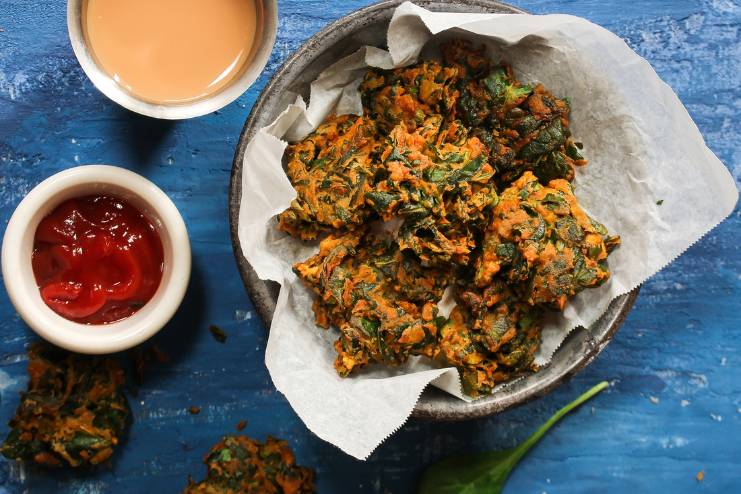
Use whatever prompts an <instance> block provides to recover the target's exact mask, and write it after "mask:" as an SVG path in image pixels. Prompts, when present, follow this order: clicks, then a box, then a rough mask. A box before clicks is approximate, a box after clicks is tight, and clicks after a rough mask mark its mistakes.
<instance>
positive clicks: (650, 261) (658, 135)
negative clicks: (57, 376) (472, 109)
mask: <svg viewBox="0 0 741 494" xmlns="http://www.w3.org/2000/svg"><path fill="white" fill-rule="evenodd" d="M451 30H453V32H451ZM461 36H463V37H469V38H474V39H475V40H476V41H477V42H478V43H485V44H486V45H487V47H488V49H489V52H490V55H491V57H492V59H493V60H495V61H496V60H500V59H506V60H508V61H509V62H510V63H511V64H512V65H513V67H514V69H515V72H516V73H517V76H518V77H519V79H520V80H522V81H523V82H536V81H537V82H542V83H543V84H545V86H546V87H547V88H548V89H550V90H551V91H552V92H553V93H555V94H556V95H558V96H561V97H569V98H570V99H571V102H572V125H571V129H572V131H573V133H574V135H575V137H576V139H577V140H579V141H581V142H583V143H584V154H585V157H586V158H587V159H589V165H588V166H587V167H586V168H584V169H580V170H578V171H577V178H576V195H577V197H578V198H579V200H580V203H581V204H582V205H583V206H584V207H585V209H586V210H587V211H588V212H589V213H590V214H591V215H592V216H594V217H595V218H597V219H598V220H600V221H602V222H603V223H605V225H606V226H607V227H608V228H609V230H610V232H612V233H617V234H619V235H621V236H622V241H623V243H622V246H621V247H620V248H619V249H618V250H617V251H615V252H614V253H613V254H612V255H611V256H610V261H609V262H610V266H611V268H612V271H613V276H612V278H611V280H610V281H609V282H608V283H607V284H606V285H604V286H602V287H600V288H598V289H595V290H587V291H585V292H582V293H581V294H580V295H579V296H577V297H576V298H575V299H574V300H573V301H572V302H571V303H569V304H568V306H567V307H566V310H565V311H564V312H563V314H562V315H561V316H560V317H558V318H554V320H553V321H552V322H550V323H549V324H548V326H547V327H546V329H545V330H544V332H543V344H542V347H541V349H540V351H539V353H538V355H537V361H538V362H539V363H543V364H544V363H547V362H548V361H549V360H550V357H551V355H552V354H553V352H554V351H555V350H556V349H557V348H558V346H559V345H560V344H561V342H562V341H563V339H564V337H565V336H566V334H567V333H568V331H570V330H571V329H572V328H574V327H576V326H579V325H581V326H585V327H589V326H590V325H591V324H592V323H594V322H595V321H596V320H597V319H598V318H599V316H600V315H601V314H602V313H603V312H604V311H605V310H606V308H607V306H608V305H609V303H610V301H611V300H612V299H613V298H615V297H617V296H618V295H621V294H624V293H627V292H629V291H630V290H632V289H633V288H635V287H636V286H638V285H639V284H640V283H642V282H643V281H645V280H646V279H647V278H648V277H650V276H651V275H653V274H654V273H656V272H657V271H658V270H660V269H661V268H662V267H664V266H665V265H666V264H667V263H669V262H670V261H672V260H673V259H674V258H676V257H677V256H678V255H680V254H681V253H682V252H683V251H684V250H685V249H687V248H688V247H689V246H690V245H691V244H693V243H694V242H696V241H697V240H698V239H699V238H700V237H701V236H703V235H704V234H705V233H707V232H708V231H709V230H710V229H711V228H713V227H714V226H716V225H717V224H718V223H719V222H720V221H722V220H723V219H724V218H725V217H726V216H728V215H729V214H730V212H731V211H732V210H733V208H734V206H735V204H736V201H737V199H738V192H737V190H736V188H735V185H734V181H733V179H732V177H731V175H730V174H729V172H728V171H727V170H726V168H725V167H724V166H723V164H722V163H721V162H720V161H719V160H718V159H717V158H716V157H715V155H714V154H713V153H712V152H711V151H710V150H709V149H708V148H707V146H706V145H705V143H704V141H703V139H702V136H701V135H700V132H699V131H698V129H697V127H696V126H695V124H694V123H693V122H692V120H691V119H690V117H689V115H688V114H687V111H686V110H685V108H684V107H683V106H682V104H681V103H680V101H679V99H678V98H677V97H676V95H675V94H674V93H673V92H672V90H671V89H670V88H669V87H668V86H667V85H666V84H665V83H664V82H663V81H661V79H659V77H658V76H657V75H656V73H655V72H654V71H653V69H652V68H651V66H650V65H649V64H648V63H647V62H646V61H645V60H643V59H642V58H641V57H639V56H638V55H637V54H636V53H634V52H633V51H632V50H631V49H630V48H629V47H628V46H627V45H626V44H625V43H624V42H623V41H622V40H621V39H620V38H618V37H617V36H615V35H614V34H612V33H610V32H609V31H607V30H605V29H603V28H601V27H599V26H596V25H594V24H592V23H590V22H588V21H586V20H584V19H581V18H578V17H573V16H568V15H543V16H535V15H519V14H518V15H510V14H506V15H503V14H453V13H431V12H428V11H426V10H424V9H422V8H420V7H417V6H415V5H413V4H411V3H405V4H403V5H401V6H400V7H399V8H398V9H397V10H396V13H395V15H394V17H393V20H392V22H391V25H390V26H389V30H388V47H389V51H388V52H386V51H384V50H380V49H378V48H373V47H366V48H363V49H361V50H359V51H358V52H356V53H355V54H353V55H351V56H349V57H347V58H345V59H343V60H341V61H339V62H337V63H336V64H335V65H333V66H331V67H329V68H328V69H327V70H326V71H325V72H324V73H322V74H321V75H320V76H319V77H318V78H317V80H316V81H314V83H313V84H312V87H311V96H310V105H309V106H308V108H307V106H306V104H305V102H304V101H303V100H301V99H298V100H297V101H296V102H295V103H294V104H292V105H289V106H288V108H286V109H285V111H284V112H283V113H282V114H281V115H280V116H279V117H278V119H277V120H276V121H275V122H274V123H273V124H271V125H270V126H268V127H266V128H264V129H261V130H260V131H259V132H258V134H257V135H256V136H255V138H254V139H253V141H252V142H251V143H250V144H249V145H248V147H247V151H246V154H245V162H244V166H243V175H242V181H243V184H242V202H241V209H240V216H239V239H240V242H241V246H242V250H243V252H244V255H245V257H246V258H247V260H248V261H249V262H250V264H251V265H252V266H253V268H254V269H255V271H256V272H257V274H258V275H259V276H260V278H262V279H270V280H275V281H277V282H279V283H280V284H281V285H282V288H281V291H280V297H279V300H278V305H277V308H276V312H275V315H274V318H273V323H272V326H271V328H270V338H269V340H268V345H267V350H266V355H265V363H266V365H267V367H268V370H269V371H270V375H271V377H272V378H273V381H274V383H275V386H276V387H277V389H278V390H279V391H281V392H282V393H283V394H284V395H285V396H286V398H287V399H288V401H289V402H290V403H291V406H292V407H293V408H294V410H295V411H296V413H298V415H299V416H300V417H301V419H302V420H303V421H304V422H305V423H306V425H307V427H308V428H309V429H311V430H312V431H313V432H314V433H315V434H316V435H318V436H319V437H321V438H322V439H324V440H326V441H329V442H331V443H332V444H335V445H336V446H338V447H339V448H341V449H342V450H343V451H345V452H346V453H348V454H350V455H352V456H354V457H356V458H360V459H364V458H367V457H368V455H369V454H370V453H371V452H372V451H373V450H374V449H375V448H376V447H377V446H378V445H379V444H380V443H381V442H382V441H383V440H384V439H385V438H386V437H388V436H389V435H390V434H392V433H393V432H394V431H395V430H397V429H398V428H399V427H400V426H401V425H402V424H403V423H404V422H405V420H406V419H407V418H408V417H409V415H410V413H411V411H412V409H413V408H414V405H415V403H416V401H417V399H418V398H419V396H420V394H421V393H422V391H423V390H424V388H425V387H426V386H427V385H428V384H429V383H431V382H433V381H434V383H433V384H435V385H437V386H439V387H441V388H442V389H445V390H446V391H448V392H449V393H451V394H453V395H456V396H458V397H459V398H461V399H463V397H462V396H461V393H460V385H459V379H458V375H457V371H456V370H455V369H440V368H435V367H434V366H433V365H432V364H430V363H429V362H427V361H425V360H424V359H414V360H412V361H410V362H409V364H408V365H407V366H405V367H403V368H398V369H383V368H373V369H370V370H369V371H367V372H363V373H361V374H359V375H356V376H353V377H351V378H346V379H341V378H340V377H338V376H337V374H336V373H335V371H334V368H333V366H332V362H333V361H334V358H335V351H334V349H333V347H332V342H333V341H334V339H335V338H336V336H337V335H336V334H335V333H334V332H333V331H324V330H320V329H318V328H317V327H316V326H315V324H314V316H313V314H312V311H311V302H312V297H311V294H310V293H309V292H308V290H307V289H306V288H304V287H303V286H302V284H301V283H300V282H299V281H298V280H297V279H296V277H295V275H294V274H293V273H292V271H291V265H292V264H293V263H294V262H296V261H299V260H303V259H306V258H307V257H309V256H311V255H313V254H314V253H315V252H316V250H317V248H316V246H315V245H305V244H302V243H301V242H299V241H296V240H294V239H292V238H290V237H288V236H287V235H285V234H283V233H280V232H278V231H277V229H276V221H275V218H274V217H275V215H277V214H278V213H280V212H281V211H283V210H284V209H285V208H286V207H288V205H289V204H290V202H291V200H292V199H293V198H294V197H295V191H294V189H293V187H292V186H291V184H290V182H289V181H288V178H287V177H286V175H285V173H284V172H283V168H282V165H281V157H282V155H283V151H284V149H285V147H286V145H287V142H286V141H293V140H297V139H300V138H302V137H304V136H305V135H306V134H307V133H308V132H309V131H311V130H312V129H313V128H314V127H315V126H316V125H318V124H319V123H321V121H322V120H323V119H324V117H325V116H326V115H327V114H328V113H329V112H331V111H336V112H337V113H359V112H360V111H361V106H360V99H359V96H358V94H357V87H358V83H359V79H360V78H362V76H363V74H364V72H365V70H366V67H367V66H368V65H374V66H379V67H384V68H390V67H396V66H402V65H408V64H410V63H413V62H415V61H416V60H417V59H418V57H420V55H422V56H423V57H424V56H426V55H427V51H428V50H433V51H431V52H430V53H434V46H435V45H436V44H437V43H438V42H439V41H440V39H445V38H451V37H461ZM433 37H434V39H432V41H431V42H429V43H428V41H430V40H431V38H433ZM426 44H427V46H425V45H426ZM423 47H424V49H425V52H423V53H421V52H422V49H423ZM658 201H663V202H662V203H661V205H658V204H657V202H658Z"/></svg>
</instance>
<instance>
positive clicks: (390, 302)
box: [294, 233, 451, 376]
mask: <svg viewBox="0 0 741 494" xmlns="http://www.w3.org/2000/svg"><path fill="white" fill-rule="evenodd" d="M294 270H295V271H296V273H297V274H298V275H299V276H300V277H301V278H302V279H303V280H304V281H305V282H306V283H307V284H308V285H309V286H310V287H311V288H312V289H313V290H314V291H315V292H316V293H317V294H318V295H319V299H318V301H317V303H315V305H314V312H315V314H316V319H317V324H319V325H320V326H323V327H328V326H329V325H332V326H335V327H336V328H338V329H339V331H340V337H339V339H338V340H337V341H336V343H335V349H336V350H337V353H338V356H337V360H336V361H335V368H336V369H337V372H338V373H339V374H340V375H342V376H347V375H348V374H350V373H351V372H352V371H353V370H355V369H358V368H362V367H364V366H366V365H367V364H369V363H370V362H381V363H384V364H387V365H397V364H400V363H403V362H405V361H406V360H407V358H408V357H409V356H410V355H426V356H429V357H431V356H433V354H434V352H435V345H436V342H437V325H436V324H435V317H436V316H437V306H436V304H437V302H438V301H439V300H440V299H441V298H442V295H443V291H444V290H445V287H446V286H447V284H448V283H449V281H450V278H451V276H450V274H449V273H445V272H443V271H440V270H436V269H432V268H424V269H423V268H422V266H421V265H420V263H419V261H418V260H417V259H416V258H415V257H414V256H411V255H408V254H405V253H403V252H401V251H400V250H399V248H398V246H397V244H396V242H394V240H393V239H392V238H389V237H386V236H374V235H370V234H369V235H366V236H365V237H364V238H361V237H360V236H358V235H357V234H356V233H351V234H346V235H339V236H335V235H330V236H329V237H327V238H325V239H324V240H323V241H322V242H321V244H320V247H319V253H318V254H317V255H316V256H314V257H312V258H311V259H309V260H307V261H306V262H303V263H299V264H297V265H296V266H294Z"/></svg>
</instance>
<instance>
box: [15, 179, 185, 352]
mask: <svg viewBox="0 0 741 494" xmlns="http://www.w3.org/2000/svg"><path fill="white" fill-rule="evenodd" d="M87 195H112V196H115V197H119V198H121V199H124V200H126V201H127V202H129V203H130V204H131V205H132V206H134V207H135V208H137V209H138V210H139V211H141V212H142V213H144V214H145V215H146V216H147V217H148V218H149V219H150V221H151V222H152V224H153V225H154V226H155V228H156V230H157V233H158V234H159V236H160V239H161V241H162V247H163V251H164V270H163V273H162V280H161V282H160V286H159V288H158V289H157V291H156V292H155V294H154V296H153V297H152V299H151V300H149V302H147V303H146V304H145V305H144V307H142V308H141V309H139V310H138V311H137V312H136V313H134V314H132V315H131V316H129V317H128V318H126V319H123V320H121V321H118V322H115V323H111V324H95V325H91V324H80V323H76V322H73V321H70V320H68V319H65V318H63V317H62V316H60V315H59V314H57V313H56V312H54V311H53V310H52V309H51V308H49V307H48V306H47V305H46V303H44V301H43V299H42V298H41V293H40V291H39V287H38V286H37V284H36V280H35V278H34V274H33V267H32V265H31V258H32V254H33V242H34V236H35V234H36V229H37V227H38V225H39V222H40V221H41V220H42V219H43V218H44V217H45V216H47V215H48V214H49V213H51V212H52V211H53V210H54V208H56V207H57V206H58V205H59V204H61V203H62V202H64V201H66V200H68V199H72V198H75V197H82V196H87ZM190 268H191V255H190V241H189V240H188V232H187V230H186V228H185V223H184V222H183V218H182V217H181V216H180V213H179V212H178V210H177V208H176V207H175V204H173V202H172V201H171V200H170V198H169V197H167V195H166V194H165V193H164V192H163V191H162V190H161V189H160V188H159V187H157V186H156V185H154V184H153V183H152V182H150V181H149V180H147V179H146V178H144V177H142V176H141V175H138V174H136V173H134V172H131V171H129V170H126V169H124V168H119V167H115V166H108V165H87V166H78V167H76V168H71V169H68V170H65V171H63V172H60V173H57V174H56V175H53V176H51V177H49V178H47V179H46V180H44V181H43V182H41V183H40V184H39V185H37V186H36V187H35V188H34V189H33V190H32V191H31V192H29V193H28V195H27V196H26V197H25V198H24V199H23V200H22V201H21V203H20V204H19V205H18V208H16V210H15V212H14V213H13V216H12V217H11V218H10V221H9V222H8V227H7V229H6V230H5V237H4V238H3V247H2V271H3V279H4V281H5V289H6V291H7V292H8V296H9V297H10V301H11V302H12V303H13V305H14V306H15V308H16V310H17V311H18V313H19V314H20V316H21V317H22V318H23V320H24V321H25V322H26V323H27V324H28V325H29V326H30V327H31V329H33V330H34V331H35V332H36V333H38V334H39V336H41V337H42V338H44V339H45V340H47V341H50V342H51V343H53V344H55V345H57V346H60V347H62V348H65V349H67V350H70V351H74V352H78V353H87V354H106V353H113V352H118V351H121V350H125V349H127V348H131V347H133V346H136V345H138V344H139V343H141V342H143V341H145V340H146V339H148V338H150V337H152V336H153V335H154V334H155V333H157V332H158V331H159V330H160V329H162V327H163V326H164V325H165V324H167V322H168V321H169V320H170V319H171V318H172V316H173V315H174V314H175V311H176V310H177V309H178V307H179V306H180V303H181V302H182V300H183V297H184V296H185V292H186V289H187V287H188V281H189V279H190Z"/></svg>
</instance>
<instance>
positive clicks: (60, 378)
mask: <svg viewBox="0 0 741 494" xmlns="http://www.w3.org/2000/svg"><path fill="white" fill-rule="evenodd" d="M28 375H29V382H28V390H27V391H26V392H25V393H22V395H21V404H20V406H19V407H18V410H17V411H16V413H15V417H13V419H12V420H11V421H10V433H9V434H8V437H7V438H6V439H5V443H4V444H3V445H2V449H0V451H1V452H2V454H3V455H5V456H6V457H8V458H12V459H16V460H25V461H32V462H34V463H38V464H41V465H47V466H53V467H58V466H70V467H82V466H91V465H98V464H100V463H103V462H105V461H106V460H108V459H109V458H110V457H111V456H112V455H113V452H114V448H115V447H116V445H118V443H119V441H120V439H121V437H122V435H123V434H124V432H125V430H126V427H127V425H128V419H129V415H130V412H129V405H128V402H127V401H126V396H125V395H124V393H123V387H124V383H125V376H124V371H123V370H122V369H121V367H119V365H118V363H116V361H115V360H113V359H110V358H101V357H89V356H84V355H76V354H73V353H69V352H66V351H64V350H61V349H58V348H54V347H52V346H50V345H46V344H36V345H34V346H32V347H31V348H30V349H29V351H28Z"/></svg>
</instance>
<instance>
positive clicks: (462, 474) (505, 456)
mask: <svg viewBox="0 0 741 494" xmlns="http://www.w3.org/2000/svg"><path fill="white" fill-rule="evenodd" d="M607 387H608V384H607V382H606V381H603V382H601V383H599V384H597V385H596V386H594V387H593V388H591V389H590V390H588V391H587V392H585V393H584V394H582V395H581V396H579V397H578V398H577V399H576V400H574V401H572V402H571V403H569V404H568V405H566V406H565V407H563V408H561V409H560V410H559V411H557V412H556V413H555V414H553V416H552V417H551V418H550V419H548V421H547V422H546V423H545V424H543V425H542V426H540V427H539V428H538V430H536V431H535V432H534V433H533V434H532V435H531V436H530V437H529V438H527V439H526V440H525V441H523V442H522V443H521V444H519V445H518V446H516V447H514V448H512V449H507V450H504V451H490V452H486V453H478V454H468V455H463V456H457V457H453V458H448V459H445V460H442V461H440V462H438V463H435V464H433V465H431V466H429V467H428V468H427V469H426V470H425V472H424V473H423V474H422V478H421V480H420V483H419V489H418V490H417V493H418V494H461V493H464V492H465V493H467V494H499V493H501V492H502V490H503V489H504V485H505V484H506V482H507V477H509V475H510V473H512V471H513V470H514V468H515V466H517V464H518V463H519V462H520V460H521V459H522V458H523V457H524V456H525V454H526V453H527V452H528V451H530V448H532V447H533V446H535V444H537V443H538V441H540V440H541V439H542V438H543V436H544V435H545V434H546V432H548V430H549V429H550V428H551V427H553V426H554V425H555V424H556V423H557V422H558V421H559V420H561V419H562V418H563V417H564V415H566V414H567V413H569V412H570V411H572V410H574V409H575V408H577V407H578V406H579V405H581V404H582V403H584V402H585V401H588V400H590V399H591V398H592V397H594V396H595V395H596V394H597V393H599V392H600V391H602V390H603V389H605V388H607Z"/></svg>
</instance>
